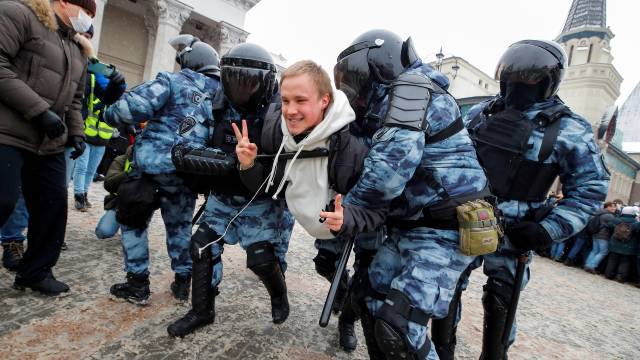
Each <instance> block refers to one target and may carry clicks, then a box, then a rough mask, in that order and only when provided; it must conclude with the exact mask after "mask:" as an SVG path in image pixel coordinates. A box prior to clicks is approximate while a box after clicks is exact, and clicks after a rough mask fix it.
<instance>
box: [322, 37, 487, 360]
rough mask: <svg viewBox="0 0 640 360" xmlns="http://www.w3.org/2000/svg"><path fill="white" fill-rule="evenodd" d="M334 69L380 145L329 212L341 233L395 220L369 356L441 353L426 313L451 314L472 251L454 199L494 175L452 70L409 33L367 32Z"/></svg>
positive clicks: (380, 272)
mask: <svg viewBox="0 0 640 360" xmlns="http://www.w3.org/2000/svg"><path fill="white" fill-rule="evenodd" d="M334 75H335V82H336V86H337V87H338V88H339V89H340V90H342V91H344V92H345V93H346V94H347V97H348V98H349V100H350V103H351V105H352V107H353V108H354V110H355V112H356V116H357V118H356V123H358V125H359V127H360V129H361V131H362V132H363V133H364V134H366V135H367V136H368V137H369V138H370V139H371V142H372V146H371V149H370V151H369V153H368V155H367V160H366V161H365V169H364V172H363V174H362V176H361V177H360V179H359V180H358V182H357V183H356V185H355V186H354V188H353V189H352V190H351V191H350V192H349V193H348V194H347V195H346V196H345V198H344V203H343V206H342V207H341V206H336V211H335V212H322V213H321V216H323V217H326V218H327V220H326V223H327V224H328V226H329V228H330V229H332V230H333V231H336V232H337V233H338V234H339V235H341V236H352V235H354V234H356V233H358V232H362V231H370V230H373V229H374V228H375V227H376V226H378V225H380V224H381V223H384V222H385V221H386V224H387V239H386V240H385V243H384V244H383V245H382V246H381V247H380V249H378V251H377V253H376V255H375V258H374V259H373V262H372V263H371V265H370V268H369V272H368V275H369V281H370V284H371V289H370V291H369V292H368V293H367V294H366V297H365V300H366V305H367V309H368V311H362V326H363V330H364V333H365V338H366V341H367V347H368V350H369V355H370V356H371V358H373V359H384V358H390V359H391V358H394V359H395V358H409V359H425V358H430V359H433V358H436V354H435V350H434V349H432V347H431V341H430V340H429V338H428V336H427V322H428V321H429V319H430V318H434V317H443V316H445V315H446V313H447V311H448V307H449V302H450V301H451V294H452V293H453V290H454V288H455V286H456V283H457V280H458V277H459V275H460V273H461V272H462V271H463V270H464V269H465V268H466V267H467V266H468V265H469V263H470V262H471V261H472V260H473V257H470V256H465V255H463V254H462V253H460V252H459V251H458V249H457V244H458V231H457V229H458V224H457V222H456V221H455V220H454V219H455V215H453V216H452V214H455V203H457V202H458V201H464V200H470V199H477V198H480V197H483V196H484V194H485V192H484V191H483V190H485V188H486V186H487V180H486V178H485V176H484V173H483V170H482V168H481V167H480V164H479V163H478V161H477V159H476V156H475V151H474V149H473V144H472V142H471V140H470V139H469V137H468V134H467V132H466V130H464V126H463V125H462V119H461V118H460V111H459V109H458V106H457V105H456V102H455V100H454V99H453V97H451V95H449V94H448V93H447V92H446V90H445V89H446V87H447V86H448V81H447V79H446V77H445V76H444V75H443V74H441V73H438V72H436V71H435V70H434V69H433V68H432V67H431V66H429V65H427V64H423V63H422V61H421V60H420V58H419V57H418V55H417V54H416V52H415V50H414V48H413V45H412V42H411V39H410V38H409V39H407V40H406V41H403V40H402V39H401V38H400V37H399V36H398V35H396V34H394V33H392V32H390V31H386V30H372V31H368V32H366V33H364V34H362V35H360V36H359V37H357V38H356V39H355V40H354V41H353V43H352V44H351V46H349V47H347V48H346V49H345V50H344V51H342V53H340V55H339V56H338V63H337V64H336V66H335V69H334ZM436 206H438V207H439V208H440V209H441V210H442V211H441V212H438V213H437V212H432V211H430V209H433V208H435V207H436Z"/></svg>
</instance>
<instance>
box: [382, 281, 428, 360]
mask: <svg viewBox="0 0 640 360" xmlns="http://www.w3.org/2000/svg"><path fill="white" fill-rule="evenodd" d="M409 321H411V322H415V323H417V324H420V325H422V326H427V322H428V321H429V315H428V314H427V313H425V312H424V311H422V310H420V309H418V308H416V307H414V306H412V305H411V302H410V301H409V298H408V297H407V296H406V295H405V294H403V293H401V292H400V291H398V290H395V289H394V290H391V291H390V292H389V295H388V296H387V298H386V300H385V302H384V304H383V305H382V307H381V308H380V311H379V313H378V315H377V319H376V323H375V329H374V331H375V337H376V342H377V343H378V347H379V348H380V350H381V351H382V352H383V353H385V355H386V356H387V358H390V359H399V358H402V359H423V358H425V357H426V356H427V354H428V353H429V350H430V347H431V341H430V340H429V339H426V340H425V342H424V344H423V345H422V347H421V348H419V349H414V348H413V347H412V345H411V344H410V342H409V338H408V337H407V334H408V326H409Z"/></svg>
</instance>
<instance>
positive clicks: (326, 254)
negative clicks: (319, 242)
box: [313, 249, 338, 281]
mask: <svg viewBox="0 0 640 360" xmlns="http://www.w3.org/2000/svg"><path fill="white" fill-rule="evenodd" d="M337 260H338V255H337V254H334V253H332V252H330V251H328V250H325V249H320V250H318V255H316V257H314V258H313V262H314V263H315V264H316V272H317V273H318V274H319V275H320V276H322V277H324V278H325V279H327V280H329V281H331V280H332V278H333V273H335V272H336V261H337Z"/></svg>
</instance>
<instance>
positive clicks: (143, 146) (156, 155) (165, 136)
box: [105, 69, 219, 174]
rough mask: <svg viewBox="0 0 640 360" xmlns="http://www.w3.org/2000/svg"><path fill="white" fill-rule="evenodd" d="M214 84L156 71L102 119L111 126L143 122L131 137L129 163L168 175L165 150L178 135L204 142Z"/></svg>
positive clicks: (185, 72) (209, 80)
mask: <svg viewBox="0 0 640 360" xmlns="http://www.w3.org/2000/svg"><path fill="white" fill-rule="evenodd" d="M218 85H219V79H218V78H211V77H207V76H205V75H203V74H200V73H197V72H195V71H192V70H190V69H183V70H181V71H180V72H178V73H169V72H161V73H158V76H157V77H156V78H155V80H151V81H148V82H146V83H143V84H141V85H138V86H136V87H135V88H133V89H131V90H130V91H128V92H126V93H125V94H124V95H123V96H122V97H121V98H120V100H118V101H116V102H115V103H114V104H113V105H112V106H110V107H109V108H108V109H107V111H106V113H105V120H106V121H107V123H108V124H109V125H111V126H122V125H130V124H137V123H141V122H144V121H147V120H148V123H147V126H146V127H145V129H144V130H143V131H142V134H141V135H140V136H138V138H137V139H136V143H135V146H134V164H135V166H136V168H137V169H139V170H141V171H142V172H144V173H147V174H169V173H174V172H175V171H176V169H175V167H174V165H173V163H172V162H171V147H172V146H173V145H174V143H175V142H176V140H177V139H178V137H183V138H186V139H187V140H188V141H189V142H190V143H196V144H206V142H207V141H208V139H209V131H208V128H209V127H210V125H211V122H212V107H211V99H212V97H213V94H214V93H215V91H216V89H217V88H218ZM196 125H198V126H196Z"/></svg>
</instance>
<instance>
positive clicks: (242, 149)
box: [231, 120, 258, 170]
mask: <svg viewBox="0 0 640 360" xmlns="http://www.w3.org/2000/svg"><path fill="white" fill-rule="evenodd" d="M231 127H232V128H233V132H234V134H235V135H236V140H238V145H236V155H238V161H239V162H240V170H247V169H249V168H251V167H252V166H253V162H254V161H255V159H256V157H257V156H258V146H257V145H256V144H254V143H252V142H251V141H249V130H247V120H242V131H240V129H238V126H237V125H236V124H235V123H231Z"/></svg>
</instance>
